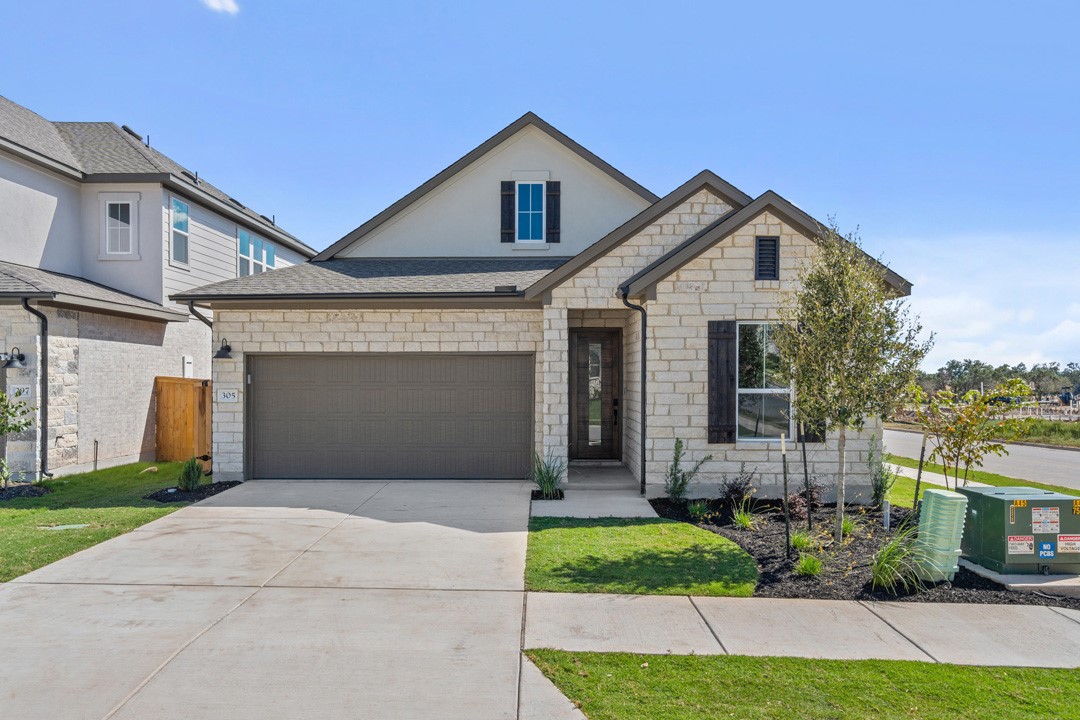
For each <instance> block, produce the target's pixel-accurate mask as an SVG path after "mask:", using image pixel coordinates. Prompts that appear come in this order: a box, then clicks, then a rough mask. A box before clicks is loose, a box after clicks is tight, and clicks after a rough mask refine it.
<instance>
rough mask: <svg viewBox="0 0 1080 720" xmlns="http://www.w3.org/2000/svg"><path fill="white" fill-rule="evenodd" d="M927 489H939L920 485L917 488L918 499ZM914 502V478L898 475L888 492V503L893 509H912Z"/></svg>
mask: <svg viewBox="0 0 1080 720" xmlns="http://www.w3.org/2000/svg"><path fill="white" fill-rule="evenodd" d="M928 487H941V486H940V485H927V484H926V483H922V484H921V485H920V486H919V497H920V498H921V497H922V496H923V493H924V492H925V491H926V488H928ZM914 500H915V478H909V477H904V476H903V475H900V476H898V477H897V478H896V482H894V483H893V486H892V489H891V490H889V503H890V504H891V505H892V506H893V507H905V508H913V507H915V504H914Z"/></svg>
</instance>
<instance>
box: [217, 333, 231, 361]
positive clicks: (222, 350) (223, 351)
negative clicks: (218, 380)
mask: <svg viewBox="0 0 1080 720" xmlns="http://www.w3.org/2000/svg"><path fill="white" fill-rule="evenodd" d="M230 352H232V346H231V345H229V341H228V340H226V339H225V338H222V339H221V347H219V348H218V351H217V352H216V353H214V359H215V360H230V359H232V355H230V354H229V353H230Z"/></svg>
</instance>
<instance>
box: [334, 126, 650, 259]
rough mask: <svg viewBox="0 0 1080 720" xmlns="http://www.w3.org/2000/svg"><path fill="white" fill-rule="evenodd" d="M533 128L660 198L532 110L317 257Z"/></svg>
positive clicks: (637, 192)
mask: <svg viewBox="0 0 1080 720" xmlns="http://www.w3.org/2000/svg"><path fill="white" fill-rule="evenodd" d="M529 128H534V129H536V130H538V131H539V132H541V133H543V134H544V135H546V136H547V137H549V138H551V139H552V140H554V141H555V142H556V143H558V144H559V145H560V146H562V147H563V148H565V149H567V150H568V151H570V152H571V153H572V154H573V155H575V156H577V157H578V158H580V159H581V160H584V161H585V162H586V163H588V164H589V165H591V166H592V167H593V168H595V169H597V170H599V171H600V172H601V173H603V174H604V175H606V176H608V177H609V178H611V179H612V180H614V181H615V182H616V183H618V184H619V185H620V186H622V187H623V188H625V189H626V190H628V191H629V192H630V193H632V194H633V195H634V196H636V197H638V198H640V199H641V200H644V201H645V202H648V203H653V202H656V201H657V200H658V198H657V196H656V195H654V194H653V193H652V192H650V191H649V190H647V189H646V188H644V187H642V186H641V185H640V184H638V183H637V182H635V181H634V180H632V179H631V178H629V177H628V176H626V175H624V174H623V173H621V172H620V171H618V170H617V169H615V168H614V167H613V166H611V165H610V164H609V163H607V162H606V161H604V160H603V159H601V158H600V157H598V156H596V155H594V154H593V153H592V152H590V151H589V150H587V149H586V148H584V147H583V146H581V145H579V144H578V143H576V142H575V141H574V140H572V139H570V138H569V137H568V136H566V135H565V134H563V133H562V132H560V131H559V130H558V129H556V128H555V127H553V126H552V125H550V124H549V123H547V122H545V121H544V120H543V119H541V118H540V117H539V116H537V115H536V114H535V113H531V112H529V113H526V114H525V115H522V116H521V117H520V118H518V119H517V120H515V121H514V122H513V123H511V124H510V125H508V126H506V127H505V128H503V129H502V130H500V131H499V132H498V133H496V134H495V135H493V136H492V137H490V138H488V139H487V140H485V141H484V142H483V143H481V144H480V145H479V146H477V147H476V148H475V149H473V150H471V151H470V152H469V153H467V154H466V155H464V156H463V157H461V158H460V159H458V160H457V161H456V162H454V163H453V164H451V165H450V166H449V167H447V168H446V169H444V170H442V171H441V172H439V173H438V174H436V175H435V176H434V177H432V178H431V179H430V180H428V181H427V182H425V183H423V184H422V185H420V186H419V187H418V188H416V189H415V190H413V191H412V192H410V193H408V194H407V195H405V196H404V197H402V198H401V199H400V200H398V201H396V202H395V203H393V204H392V205H390V206H389V207H388V208H386V209H385V210H383V211H382V212H380V213H378V214H377V215H375V216H374V217H372V218H371V219H370V220H368V221H367V222H365V223H364V224H362V225H360V226H359V227H358V228H356V229H355V230H353V231H352V232H350V233H348V234H347V235H345V236H344V237H343V238H341V239H340V240H338V241H337V242H336V243H334V244H333V245H331V246H330V247H328V248H326V249H325V250H323V251H322V252H321V253H319V254H318V255H317V256H316V257H315V260H318V261H322V260H330V259H333V258H335V257H336V256H338V255H339V254H340V253H342V252H343V251H345V250H346V249H347V248H349V247H352V246H353V245H355V244H356V243H357V242H358V241H360V240H361V239H363V238H364V237H365V236H367V235H368V234H370V233H373V232H374V231H375V230H376V229H378V228H381V227H382V226H383V225H385V224H386V223H388V222H389V221H391V220H393V219H394V218H396V217H398V216H399V215H401V214H402V213H403V212H405V211H406V210H407V209H409V208H410V207H412V206H413V205H415V204H417V203H419V202H420V201H421V200H423V199H424V198H426V197H428V196H429V195H431V194H432V193H433V192H435V191H436V190H438V189H439V188H441V187H443V186H444V185H446V184H447V183H449V182H450V181H452V180H453V179H454V178H455V176H457V175H458V174H460V173H462V172H463V171H465V170H466V169H468V168H470V167H472V166H473V165H474V164H476V163H477V162H478V161H480V160H482V159H483V158H484V157H486V156H487V155H489V154H491V153H492V152H494V151H495V150H496V149H498V148H499V147H500V146H502V145H503V144H504V143H505V142H507V141H508V140H510V139H511V138H514V137H515V136H517V135H518V134H519V133H521V132H523V131H525V130H527V129H529Z"/></svg>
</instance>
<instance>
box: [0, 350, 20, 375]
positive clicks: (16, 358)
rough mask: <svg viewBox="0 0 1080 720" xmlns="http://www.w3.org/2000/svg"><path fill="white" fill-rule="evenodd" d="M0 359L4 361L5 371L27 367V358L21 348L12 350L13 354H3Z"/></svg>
mask: <svg viewBox="0 0 1080 720" xmlns="http://www.w3.org/2000/svg"><path fill="white" fill-rule="evenodd" d="M0 358H3V360H4V369H5V370H7V369H9V368H20V369H21V368H24V367H26V356H25V355H23V354H22V351H21V350H19V348H17V347H14V348H11V352H7V353H3V355H0Z"/></svg>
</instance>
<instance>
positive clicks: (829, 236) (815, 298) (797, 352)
mask: <svg viewBox="0 0 1080 720" xmlns="http://www.w3.org/2000/svg"><path fill="white" fill-rule="evenodd" d="M779 315H780V324H779V326H778V327H777V329H776V331H775V333H774V338H775V341H776V345H777V347H778V349H779V351H780V354H781V356H783V357H784V358H785V360H786V362H785V363H783V364H782V367H783V368H784V372H785V374H786V375H787V379H789V380H790V381H791V384H792V386H793V388H794V390H795V400H794V403H793V412H794V415H795V419H796V421H797V422H801V423H804V424H805V425H806V426H807V427H810V426H812V425H817V426H819V427H824V429H825V430H828V431H838V439H837V453H838V455H839V461H840V474H839V478H838V480H837V486H836V529H835V536H836V540H837V541H839V540H841V539H842V537H843V519H844V486H845V483H846V480H847V431H848V430H849V429H850V430H861V429H862V427H863V425H864V423H865V420H866V418H868V417H872V416H876V417H881V418H885V417H887V416H889V415H891V414H892V413H893V412H894V411H896V410H897V409H898V408H899V407H901V406H902V404H903V402H904V401H905V399H907V398H908V397H909V395H910V388H911V386H912V384H913V382H914V380H915V378H916V376H917V374H918V369H919V363H920V362H921V361H922V359H923V357H924V356H925V355H926V353H927V352H928V351H929V349H930V347H931V344H932V342H933V338H932V337H931V338H930V339H929V340H926V341H925V342H922V341H920V340H919V339H918V335H919V333H920V332H922V325H920V324H919V322H918V318H916V317H912V316H911V315H910V313H909V311H908V308H907V304H906V303H904V302H903V301H902V300H901V299H900V298H898V297H897V296H896V294H895V293H893V292H891V291H890V289H889V287H888V286H887V284H886V282H885V270H884V268H883V267H882V266H880V265H879V264H877V263H875V262H874V261H873V260H872V259H871V258H870V257H868V256H867V255H866V253H864V252H863V251H862V249H861V248H860V246H859V239H858V237H857V236H856V235H855V234H854V233H853V234H850V235H847V236H846V237H845V236H843V235H841V234H840V232H839V230H838V229H837V228H836V226H835V225H831V226H830V227H828V228H824V229H822V231H821V233H820V235H819V237H818V252H817V255H816V257H815V258H814V259H813V261H812V262H810V263H808V264H807V265H806V266H805V267H804V268H803V269H802V270H801V272H800V274H799V282H798V286H797V289H796V290H795V291H794V292H793V293H790V294H789V295H788V296H787V297H786V298H785V302H784V303H783V304H782V307H781V310H780V313H779Z"/></svg>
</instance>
